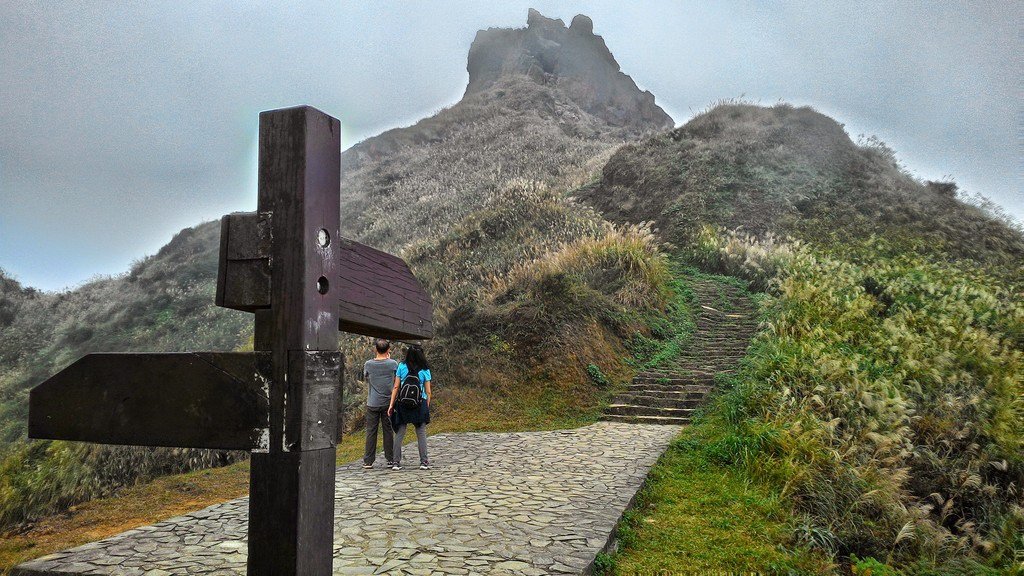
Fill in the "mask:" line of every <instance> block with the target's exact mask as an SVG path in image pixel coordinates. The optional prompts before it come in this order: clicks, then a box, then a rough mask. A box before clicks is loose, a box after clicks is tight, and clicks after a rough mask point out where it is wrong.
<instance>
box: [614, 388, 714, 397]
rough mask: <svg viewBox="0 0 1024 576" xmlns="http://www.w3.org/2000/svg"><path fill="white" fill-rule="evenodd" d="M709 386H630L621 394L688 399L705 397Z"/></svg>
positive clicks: (709, 389)
mask: <svg viewBox="0 0 1024 576" xmlns="http://www.w3.org/2000/svg"><path fill="white" fill-rule="evenodd" d="M711 390H712V387H711V386H676V387H670V386H666V387H663V388H659V387H648V386H630V387H629V388H627V389H626V390H625V391H623V392H622V394H634V395H639V396H655V397H657V398H690V397H693V396H706V395H707V394H708V393H709V392H711Z"/></svg>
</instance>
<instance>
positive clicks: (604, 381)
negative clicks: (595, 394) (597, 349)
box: [587, 364, 610, 388]
mask: <svg viewBox="0 0 1024 576" xmlns="http://www.w3.org/2000/svg"><path fill="white" fill-rule="evenodd" d="M587 376H590V381H591V382H593V383H594V384H597V385H598V386H599V387H600V388H607V387H608V386H609V385H610V382H608V378H607V377H605V375H604V372H601V368H599V367H598V366H597V364H587Z"/></svg>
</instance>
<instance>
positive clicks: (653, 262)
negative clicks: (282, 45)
mask: <svg viewBox="0 0 1024 576" xmlns="http://www.w3.org/2000/svg"><path fill="white" fill-rule="evenodd" d="M467 70H468V71H469V83H468V86H467V88H466V92H465V95H464V96H463V98H462V99H461V100H460V101H459V102H458V103H456V104H454V105H452V106H451V107H450V108H447V109H445V110H442V111H441V112H439V113H438V114H436V115H434V116H432V117H430V118H426V119H424V120H422V121H420V122H418V123H416V124H415V125H413V126H409V127H406V128H401V129H396V130H390V131H388V132H385V133H383V134H381V135H379V136H376V137H374V138H370V139H368V140H366V141H365V142H362V143H360V144H358V145H356V146H354V147H352V148H351V149H350V150H348V151H346V152H345V153H344V155H343V159H342V165H343V178H342V190H341V193H342V202H343V208H342V214H343V218H344V220H343V223H342V228H343V230H344V231H345V233H346V234H347V235H349V236H351V237H353V238H356V239H359V240H361V241H364V242H367V243H369V244H371V245H374V246H378V247H381V248H384V249H387V250H391V251H395V252H398V253H400V254H401V255H402V256H403V257H404V258H406V259H407V260H408V261H409V262H410V264H411V266H412V268H413V270H414V272H415V273H416V274H417V276H418V277H419V278H420V280H421V281H422V282H423V283H424V284H425V286H426V287H427V289H428V290H429V291H430V292H431V294H432V296H433V297H434V300H435V304H436V306H435V313H436V315H437V316H436V322H437V326H438V338H437V339H435V340H434V341H433V342H431V343H430V344H429V345H428V354H429V356H430V358H431V360H432V362H433V363H434V365H435V371H436V372H437V373H438V374H444V375H445V376H444V380H443V381H441V382H440V383H441V385H439V387H438V388H439V390H438V405H437V412H436V416H437V428H439V429H447V430H454V429H459V430H471V429H472V430H481V429H487V430H503V429H527V428H530V429H534V428H552V427H559V426H575V425H579V424H581V423H587V422H590V421H592V420H593V419H595V418H597V417H598V416H599V414H600V412H601V410H602V407H603V403H605V402H606V401H607V400H608V399H609V398H611V397H612V396H613V395H614V394H615V393H616V392H617V391H621V390H617V388H616V387H617V386H619V387H621V385H622V383H623V382H625V381H626V380H628V379H629V378H630V377H632V376H633V374H634V373H635V372H636V371H637V370H640V369H649V368H652V367H658V366H663V367H672V366H673V365H674V364H678V363H680V362H684V361H693V360H695V359H698V358H700V359H706V358H705V356H708V355H710V354H713V353H714V352H715V351H713V350H711V349H710V348H712V346H710V345H709V344H708V342H709V340H708V339H707V338H702V337H694V335H693V331H694V329H695V327H698V325H699V324H700V319H701V314H702V312H701V311H700V310H696V304H695V303H696V302H697V299H695V297H694V294H699V293H700V290H701V289H708V287H709V286H720V287H725V286H728V287H729V290H731V291H733V292H735V293H737V294H740V293H742V294H743V295H744V299H746V298H748V297H749V299H750V302H756V303H757V310H756V311H754V310H746V309H745V312H747V313H749V314H750V316H751V317H752V318H753V317H755V316H756V317H759V318H760V325H759V327H758V329H757V333H756V334H755V335H754V337H753V340H752V342H751V346H750V347H749V348H745V349H744V348H743V346H742V342H737V343H735V349H734V351H735V352H737V354H738V353H739V351H740V350H741V349H744V350H745V354H746V355H745V357H744V358H743V360H742V362H741V363H740V366H739V368H738V369H737V370H736V371H735V372H732V373H720V374H717V375H715V378H716V380H715V385H716V386H715V388H716V390H715V392H713V393H712V395H711V398H710V402H709V404H708V405H706V406H705V407H704V408H703V409H702V410H701V414H699V415H698V416H697V417H696V418H695V419H694V423H693V425H692V426H690V427H688V428H687V430H686V432H684V434H683V436H682V437H681V438H680V439H679V440H678V441H677V442H675V443H673V446H672V448H671V450H670V453H669V454H668V455H667V456H666V457H665V458H664V459H663V461H662V462H661V463H660V464H659V466H658V468H657V470H656V473H655V474H654V475H653V476H652V484H651V486H650V489H649V491H647V492H648V493H647V495H646V496H645V497H644V498H643V499H642V502H641V504H642V505H641V507H640V508H639V509H638V511H637V513H636V514H634V515H632V516H630V518H627V521H626V522H625V523H624V524H623V525H622V527H621V530H620V532H621V534H620V535H621V536H622V541H623V542H624V543H625V545H624V548H623V550H622V552H621V553H620V554H619V555H618V556H617V558H618V560H616V558H610V559H606V560H607V561H606V562H603V564H602V566H604V567H605V569H607V570H608V571H612V572H613V571H615V566H616V565H618V566H619V567H620V573H629V571H635V572H638V573H658V572H659V571H666V570H676V569H678V566H679V565H680V563H681V562H684V561H689V560H688V559H691V558H692V557H693V556H694V551H695V550H696V551H697V552H700V551H702V550H701V549H702V548H707V547H708V546H707V541H704V540H702V537H703V535H704V534H705V533H706V532H713V531H716V530H717V531H719V532H720V533H717V534H716V533H712V534H711V536H714V537H716V538H718V537H722V536H730V538H725V539H723V540H713V541H719V542H726V543H732V544H727V545H725V546H726V547H725V548H723V549H724V550H725V551H726V552H725V553H724V554H726V555H732V554H731V552H732V550H734V549H740V548H734V547H732V546H740V547H743V546H746V545H747V544H751V543H749V542H747V543H744V542H742V541H741V540H742V538H741V536H743V535H745V534H753V535H757V536H758V540H757V541H756V542H754V543H753V544H756V545H751V547H750V549H751V550H754V549H756V550H760V551H761V552H759V554H763V556H758V557H755V558H749V559H747V558H744V559H742V563H738V562H739V560H737V559H736V558H725V557H724V556H723V553H722V552H721V550H717V551H714V550H713V551H712V552H715V553H714V554H711V555H710V558H709V557H708V556H707V555H705V559H706V560H707V562H708V563H707V564H702V565H699V566H701V567H703V568H706V569H707V570H724V569H730V570H733V569H735V570H745V571H746V570H759V571H765V572H775V571H782V572H784V571H785V570H788V569H791V568H792V569H794V570H796V569H797V568H793V567H794V566H797V567H798V568H799V567H806V568H800V570H804V569H806V570H807V571H810V572H813V573H822V572H829V571H841V572H844V573H849V572H850V571H851V569H852V570H854V571H855V572H856V573H858V574H876V575H877V574H894V573H905V574H975V573H979V574H995V573H999V572H1000V571H1009V572H1011V573H1013V572H1012V571H1013V570H1017V573H1020V571H1022V570H1024V566H1019V564H1020V560H1019V559H1020V558H1024V538H1022V537H1021V535H1022V534H1024V490H1022V486H1024V302H1022V289H1024V234H1022V231H1021V229H1020V226H1019V225H1017V224H1015V223H1014V222H1012V221H1010V220H1008V219H1006V218H1004V217H1001V216H1000V215H999V214H997V213H993V212H991V210H989V209H988V208H986V207H985V206H984V205H977V204H975V203H972V202H969V201H967V200H968V198H967V197H966V196H965V195H964V194H963V193H961V192H960V191H958V190H957V187H956V185H955V184H953V183H951V182H920V181H918V180H917V179H915V178H913V177H912V176H911V175H910V174H909V173H908V171H907V170H905V169H904V168H903V167H901V166H900V165H899V163H898V162H897V160H896V156H895V153H894V152H893V151H892V150H890V149H889V148H888V147H886V146H885V145H884V144H883V143H881V142H879V141H877V140H876V139H868V140H866V141H863V142H854V141H853V140H851V138H850V137H849V135H848V134H847V133H846V132H845V130H844V128H843V125H842V124H840V123H839V122H838V121H837V120H835V119H832V118H829V117H827V116H825V115H823V114H820V113H818V112H816V111H814V110H812V109H810V108H795V107H792V106H789V105H785V104H780V105H777V106H772V107H762V106H754V105H749V104H745V103H726V104H722V105H717V106H714V107H712V108H710V109H708V110H707V111H705V112H703V113H701V114H698V115H697V116H695V117H694V118H693V119H692V120H690V121H689V122H687V123H686V124H685V125H683V126H681V127H678V128H673V122H672V120H671V118H669V117H668V115H667V114H665V113H664V111H662V110H661V109H660V108H658V107H657V105H656V104H655V103H654V98H653V96H652V95H651V94H649V93H647V92H643V91H641V90H640V89H639V88H638V87H637V86H636V84H635V83H634V82H633V80H632V79H631V78H630V77H629V76H627V75H625V74H624V73H622V72H621V70H620V69H619V66H618V64H617V63H616V62H615V60H614V57H612V55H611V52H610V51H609V50H608V48H607V46H606V45H605V43H604V41H603V39H601V37H600V36H597V35H595V34H593V23H592V22H591V21H590V19H589V18H586V17H585V16H577V17H576V18H574V19H573V20H572V23H571V24H570V26H565V24H564V23H563V22H562V21H560V20H554V19H549V18H545V17H544V16H542V15H540V14H539V13H537V12H536V11H531V12H530V14H529V16H528V21H527V27H526V28H520V29H514V30H508V29H488V30H483V31H481V32H479V33H478V34H477V37H476V39H475V40H474V42H473V44H472V46H471V47H470V48H469V56H468V61H467ZM217 233H218V230H217V224H216V223H206V224H201V225H199V226H197V227H195V228H189V229H186V230H183V231H182V232H181V233H179V234H178V235H177V236H176V237H175V238H174V240H172V241H171V243H169V244H168V245H167V246H165V247H164V248H163V249H161V251H160V252H159V253H158V254H156V255H154V256H152V257H149V258H146V259H144V260H143V261H141V262H139V263H137V264H136V265H134V266H133V267H132V270H131V271H130V272H128V273H127V274H125V275H124V276H119V277H115V278H107V279H99V280H96V281H94V282H91V283H89V284H86V285H84V286H82V287H80V288H78V289H76V290H73V291H70V292H67V293H62V294H49V293H39V292H37V291H33V290H31V289H26V288H24V287H22V286H20V285H19V284H18V283H17V282H15V281H13V280H11V279H9V278H6V277H4V276H2V275H0V342H2V345H0V402H2V407H0V408H2V411H0V430H2V431H3V434H4V436H3V440H4V441H5V442H7V443H8V446H7V447H6V448H5V449H4V454H3V455H4V458H5V459H4V461H3V463H2V465H0V525H7V526H11V525H16V524H17V523H19V522H23V521H25V520H31V519H32V518H35V517H38V516H39V515H41V514H46V513H50V512H54V511H60V510H63V509H65V508H66V507H67V506H68V505H70V504H72V503H74V502H79V501H82V500H86V499H89V498H92V497H95V496H97V495H101V494H106V493H109V492H110V491H111V490H113V489H116V488H117V487H118V486H121V485H124V484H131V483H133V482H136V481H138V480H140V479H145V478H147V477H151V476H154V475H158V474H163V473H166V472H170V471H175V470H184V469H189V468H195V467H203V466H209V465H213V464H220V463H224V462H227V461H230V460H231V459H234V458H236V457H238V455H237V454H230V453H227V454H226V453H218V452H207V451H161V450H148V449H138V448H106V447H95V446H85V445H71V444H66V443H59V442H56V443H49V442H33V443H26V442H23V441H21V440H20V437H21V436H22V434H23V431H24V406H25V399H26V393H27V389H28V388H29V387H30V386H31V385H33V384H35V383H36V382H38V381H39V380H41V379H42V378H44V377H45V376H46V375H48V374H50V373H52V372H53V371H55V370H57V369H59V368H61V367H62V366H64V365H66V364H67V363H68V362H70V361H72V360H73V359H75V358H76V357H78V356H79V355H81V354H83V353H85V352H88V351H93V350H129V349H132V350H179V349H234V348H236V347H239V346H244V345H245V343H246V342H247V340H248V339H249V337H250V334H249V330H250V328H249V326H250V319H249V317H248V316H247V315H244V314H241V313H235V312H231V311H226V310H220V309H217V308H215V307H214V306H213V304H212V302H213V285H214V280H215V265H216V250H217V248H218V247H217V241H216V239H217ZM730 293H731V292H730ZM705 296H707V295H706V294H705ZM705 299H706V298H705ZM751 306H753V304H751ZM691 308H693V309H691ZM712 308H713V307H712ZM702 309H703V308H702ZM695 319H696V320H695ZM752 323H753V321H751V324H752ZM705 324H706V323H705ZM723 330H725V328H723ZM732 336H735V334H732ZM340 341H341V346H342V349H343V350H344V351H345V352H346V353H347V354H348V357H349V358H360V357H362V356H363V355H365V353H366V343H365V340H364V339H360V338H354V337H341V339H340ZM732 359H733V358H732V357H731V356H730V360H732ZM652 363H654V364H652ZM655 364H656V366H655ZM356 365H358V362H350V363H349V373H348V375H347V377H346V391H345V403H346V414H348V415H349V417H350V420H351V419H352V416H354V415H357V414H358V406H359V404H360V403H361V401H362V398H363V392H362V391H361V390H360V389H359V386H360V384H359V383H358V382H357V381H356V379H355V378H354V377H353V375H354V370H352V368H353V367H354V366H356ZM716 370H717V368H716ZM432 426H433V424H432ZM243 465H244V463H243ZM705 498H711V499H710V500H705ZM737 499H740V501H742V503H751V504H752V505H751V506H749V507H747V506H745V505H741V504H737ZM705 502H714V503H715V505H714V506H711V508H714V509H709V507H708V506H705ZM737 507H739V508H744V509H743V510H742V511H740V512H736V510H733V509H734V508H737ZM674 510H677V511H681V512H678V513H676V512H673V511H674ZM693 510H699V511H700V512H701V518H700V520H701V522H695V523H691V522H690V521H691V520H693V518H692V517H693V516H694V514H693V512H692V511H693ZM732 522H740V523H741V524H743V526H744V529H743V530H741V531H738V532H737V531H734V530H732V528H731V527H732V524H731V523H732ZM761 526H767V527H768V528H767V529H764V530H762V529H761V528H759V527H761ZM726 533H728V534H726ZM743 537H745V536H743ZM703 551H705V552H706V551H707V550H703ZM787 557H791V558H798V559H801V558H802V559H804V560H806V562H803V561H801V562H798V563H797V564H788V563H787V560H786V558H787ZM1015 558H1016V559H1015ZM716 562H717V563H716ZM616 563H618V564H616ZM896 570H899V572H895V571H896Z"/></svg>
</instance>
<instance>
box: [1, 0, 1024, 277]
mask: <svg viewBox="0 0 1024 576" xmlns="http://www.w3.org/2000/svg"><path fill="white" fill-rule="evenodd" d="M194 4H195V3H176V2H175V3H172V2H163V3H145V4H140V3H132V4H125V5H121V6H115V5H113V4H110V3H100V2H95V3H84V2H83V3H73V2H60V3H38V4H29V3H19V2H6V3H4V4H2V5H0V43H2V44H0V48H2V50H0V79H2V80H0V135H2V137H0V203H2V206H3V209H2V211H0V266H3V267H4V268H5V269H7V270H9V271H11V272H13V273H14V274H15V275H16V276H17V277H19V278H20V279H21V280H22V281H24V282H26V283H27V284H30V285H35V286H40V287H44V288H49V289H54V288H60V287H63V286H67V285H74V284H76V283H78V282H81V281H82V280H84V279H86V278H88V277H89V276H91V275H93V274H96V273H104V274H109V273H117V272H120V271H123V270H125V269H126V268H127V267H128V265H129V263H130V262H131V260H132V259H135V258H139V257H142V256H143V255H145V254H149V253H153V252H154V251H155V250H156V249H158V248H159V247H160V246H161V245H162V244H164V243H165V242H166V241H167V240H168V239H169V238H170V236H171V234H173V233H174V232H175V231H177V230H178V229H180V228H182V227H184V226H188V225H192V224H194V223H196V222H198V221H200V220H204V219H212V218H217V217H219V215H221V214H223V213H225V212H228V211H232V210H249V209H252V208H253V207H254V205H255V193H254V190H255V156H256V150H255V136H256V114H257V113H258V112H259V111H260V110H265V109H270V108H275V107H279V106H287V105H294V104H299V103H308V104H311V105H314V106H317V107H319V108H321V109H323V110H325V111H327V112H329V113H331V114H333V115H335V116H338V117H339V118H341V119H342V122H343V127H344V131H345V132H344V137H343V142H344V144H345V145H346V146H348V145H351V144H353V143H355V142H357V141H359V140H361V139H363V138H365V137H367V136H371V135H373V134H376V133H379V132H380V131H382V130H384V129H387V128H391V127H394V126H398V125H404V124H409V123H411V122H413V121H414V120H416V119H417V118H420V117H423V116H426V115H429V114H431V113H432V112H434V111H436V110H437V109H439V108H441V107H442V106H445V105H448V104H451V103H452V102H454V101H456V100H457V99H458V98H459V96H460V95H461V93H462V90H463V88H464V86H465V82H466V71H465V56H466V52H467V50H468V48H469V44H470V42H472V39H473V36H474V34H475V33H476V30H478V29H480V28H486V27H492V26H523V25H525V21H526V10H527V8H528V7H530V6H535V7H536V8H538V9H540V10H541V11H542V12H543V13H545V14H546V15H549V16H552V17H559V18H562V19H564V20H566V21H568V20H569V19H571V18H572V16H573V15H575V14H576V13H580V12H582V13H585V14H588V15H590V16H592V17H593V19H594V22H595V32H597V33H598V34H601V35H603V36H604V37H605V40H606V41H607V43H608V46H609V47H610V48H611V50H612V51H613V52H614V54H615V55H616V57H617V58H618V60H619V62H620V64H621V65H622V68H623V70H624V71H625V72H626V73H628V74H630V75H632V76H633V78H634V79H635V80H636V81H637V83H638V84H640V85H641V86H642V87H644V88H646V89H649V90H651V91H652V92H653V93H654V94H655V96H656V97H657V99H658V102H659V103H660V104H661V105H662V106H663V107H665V108H666V110H668V111H669V113H671V114H672V115H673V117H674V118H675V119H676V120H677V121H678V122H683V121H685V120H686V119H687V118H688V117H689V116H691V115H692V114H693V113H694V112H696V111H699V110H700V109H702V108H704V107H706V106H707V105H709V104H711V103H712V102H714V101H716V100H718V99H721V98H728V97H737V96H741V95H743V96H745V97H746V98H748V99H751V100H755V101H760V102H763V103H772V102H775V101H777V100H779V99H783V100H786V101H789V102H793V103H796V104H810V105H813V106H815V107H817V108H818V109H820V110H822V111H823V112H826V113H828V114H831V115H833V116H835V117H836V118H837V119H838V120H840V121H841V122H845V123H846V125H847V129H848V131H849V132H850V133H851V134H852V135H854V136H856V135H857V134H859V133H867V134H877V135H878V136H880V137H881V138H883V139H884V140H886V141H887V142H888V143H889V144H890V145H891V146H892V147H893V148H895V149H896V150H897V152H898V153H899V157H900V158H901V159H902V160H903V161H904V162H905V163H906V164H907V166H908V167H909V168H910V169H911V170H912V171H914V172H915V173H916V174H918V175H919V176H921V177H923V178H939V177H942V176H944V175H951V176H952V177H954V178H955V179H956V180H957V181H958V182H959V183H960V184H961V186H962V187H964V188H966V189H968V190H971V191H977V192H982V193H984V194H986V195H988V196H990V197H991V198H992V199H994V200H996V201H997V202H999V203H1000V204H1002V205H1003V206H1005V207H1006V208H1007V209H1008V210H1009V211H1011V212H1012V213H1013V214H1015V215H1017V216H1018V217H1024V194H1022V186H1021V184H1022V182H1021V175H1022V170H1021V168H1022V165H1021V157H1022V155H1021V152H1022V149H1021V138H1020V134H1021V122H1022V119H1024V116H1022V110H1021V102H1022V99H1021V96H1022V94H1021V92H1022V77H1021V75H1022V70H1024V67H1022V66H1021V59H1020V58H1021V57H1020V56H1019V55H1020V54H1022V53H1024V51H1022V50H1021V48H1022V46H1021V36H1020V35H1019V33H1018V31H1019V29H1020V24H1021V18H1022V9H1021V8H1020V6H1019V5H1018V4H1016V3H1010V2H1007V3H1002V4H986V5H978V4H974V3H964V4H960V5H951V4H949V3H893V4H873V3H867V4H865V3H857V4H849V5H847V3H835V4H829V5H826V6H820V5H817V4H812V3H799V4H767V5H766V4H764V3H761V2H749V3H747V2H733V3H727V4H726V3H717V2H714V3H712V2H708V3H693V4H691V3H687V4H683V5H681V4H679V3H675V2H665V3H653V2H651V3H643V4H642V5H640V6H635V7H630V8H628V9H627V8H624V7H623V6H622V3H616V2H572V3H556V2H548V1H545V2H504V3H500V4H498V5H496V6H495V5H491V3H480V2H469V1H467V2H452V3H447V4H444V5H437V4H435V3H426V2H377V3H359V2H339V1H333V2H322V3H301V4H296V5H290V6H283V5H281V4H280V3H274V2H266V3H239V4H228V3H202V5H194Z"/></svg>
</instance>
